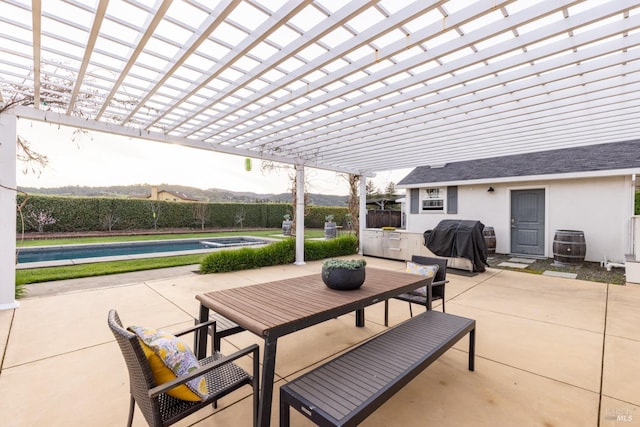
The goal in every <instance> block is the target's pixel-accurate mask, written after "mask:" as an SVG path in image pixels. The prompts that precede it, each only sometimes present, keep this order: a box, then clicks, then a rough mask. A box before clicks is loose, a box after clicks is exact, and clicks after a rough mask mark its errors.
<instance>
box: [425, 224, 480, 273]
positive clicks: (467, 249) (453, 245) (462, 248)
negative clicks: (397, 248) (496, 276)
mask: <svg viewBox="0 0 640 427" xmlns="http://www.w3.org/2000/svg"><path fill="white" fill-rule="evenodd" d="M483 231H484V224H483V223H481V222H480V221H469V220H457V219H445V220H442V221H440V223H438V225H437V226H436V227H435V228H434V229H433V230H427V231H425V232H424V245H425V246H426V247H427V248H429V250H430V251H431V252H433V253H434V254H435V255H438V256H443V257H451V258H456V257H461V258H466V259H468V260H469V261H471V263H472V264H473V271H479V272H482V271H484V270H485V266H487V265H489V264H488V263H487V245H486V243H485V241H484V236H483V234H482V232H483Z"/></svg>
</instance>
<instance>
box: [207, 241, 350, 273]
mask: <svg viewBox="0 0 640 427" xmlns="http://www.w3.org/2000/svg"><path fill="white" fill-rule="evenodd" d="M357 252H358V241H357V240H356V238H355V236H352V235H349V236H341V237H338V238H335V239H331V240H307V241H305V242H304V259H305V260H306V261H316V260H319V259H324V258H332V257H338V256H344V255H353V254H355V253H357ZM295 256H296V241H295V239H293V238H292V239H286V240H282V241H280V242H275V243H271V244H269V245H267V246H264V247H261V248H242V249H235V250H226V251H219V252H214V253H212V254H209V255H207V256H206V257H205V258H204V259H203V260H202V262H201V263H200V272H201V273H205V274H206V273H224V272H229V271H239V270H246V269H249V268H259V267H267V266H270V265H284V264H292V263H293V262H294V261H295Z"/></svg>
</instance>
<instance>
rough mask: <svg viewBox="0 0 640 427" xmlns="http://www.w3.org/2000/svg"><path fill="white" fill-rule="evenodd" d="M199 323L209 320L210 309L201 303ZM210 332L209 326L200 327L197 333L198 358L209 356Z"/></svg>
mask: <svg viewBox="0 0 640 427" xmlns="http://www.w3.org/2000/svg"><path fill="white" fill-rule="evenodd" d="M198 320H199V323H203V322H206V321H208V320H209V309H208V308H207V307H205V306H204V305H202V304H201V305H200V317H199V318H198ZM208 332H209V328H200V330H198V332H197V333H196V336H197V341H196V349H195V351H196V357H197V358H198V360H200V359H204V358H205V357H207V334H208Z"/></svg>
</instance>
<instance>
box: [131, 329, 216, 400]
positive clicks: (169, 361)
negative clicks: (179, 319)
mask: <svg viewBox="0 0 640 427" xmlns="http://www.w3.org/2000/svg"><path fill="white" fill-rule="evenodd" d="M128 329H129V330H130V331H131V332H133V333H134V334H136V335H137V336H138V339H139V340H140V344H141V345H142V349H143V350H144V353H145V356H147V360H148V361H149V365H150V366H151V371H152V372H153V378H154V379H155V380H156V383H157V384H158V385H160V384H164V383H166V382H169V381H171V380H173V379H175V378H176V377H181V376H183V375H186V374H188V373H189V372H192V371H193V370H195V369H198V368H199V367H200V364H199V363H198V359H197V358H196V356H195V355H194V354H193V352H192V351H191V349H190V348H189V347H188V346H187V345H186V344H185V343H183V342H182V341H180V340H179V339H178V338H177V337H175V336H174V335H172V334H169V333H167V332H164V331H161V330H159V329H147V328H143V327H141V326H130V327H129V328H128ZM167 394H168V395H169V396H173V397H175V398H177V399H182V400H190V401H200V400H202V399H203V398H204V397H206V396H207V394H208V391H207V382H206V380H205V379H204V377H197V378H194V379H192V380H191V381H189V382H187V383H185V384H184V385H179V386H177V387H175V388H173V389H171V390H169V391H167Z"/></svg>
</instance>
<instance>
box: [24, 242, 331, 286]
mask: <svg viewBox="0 0 640 427" xmlns="http://www.w3.org/2000/svg"><path fill="white" fill-rule="evenodd" d="M279 231H280V230H279V229H278V230H276V229H274V230H260V231H233V232H220V233H192V234H164V235H158V234H156V235H144V236H108V237H79V238H63V239H44V240H43V239H40V240H29V241H23V242H19V243H18V246H19V247H27V246H46V245H65V244H76V245H77V244H86V243H114V242H128V241H140V240H169V239H186V238H194V237H203V238H206V237H226V236H256V237H271V236H273V235H274V234H278V232H279ZM322 236H324V231H323V230H317V229H308V230H305V238H306V239H308V238H316V237H322ZM204 256H205V255H203V254H197V255H181V256H171V257H161V258H146V259H136V260H125V261H109V262H98V263H93V264H79V265H73V266H62V267H43V268H30V269H20V270H16V295H17V296H19V295H20V294H21V293H22V291H21V289H20V288H21V286H22V285H25V284H29V283H39V282H50V281H53V280H64V279H77V278H81V277H93V276H102V275H107V274H116V273H128V272H132V271H141V270H152V269H156V268H167V267H178V266H182V265H191V264H199V263H200V261H201V260H202V258H203V257H204Z"/></svg>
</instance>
